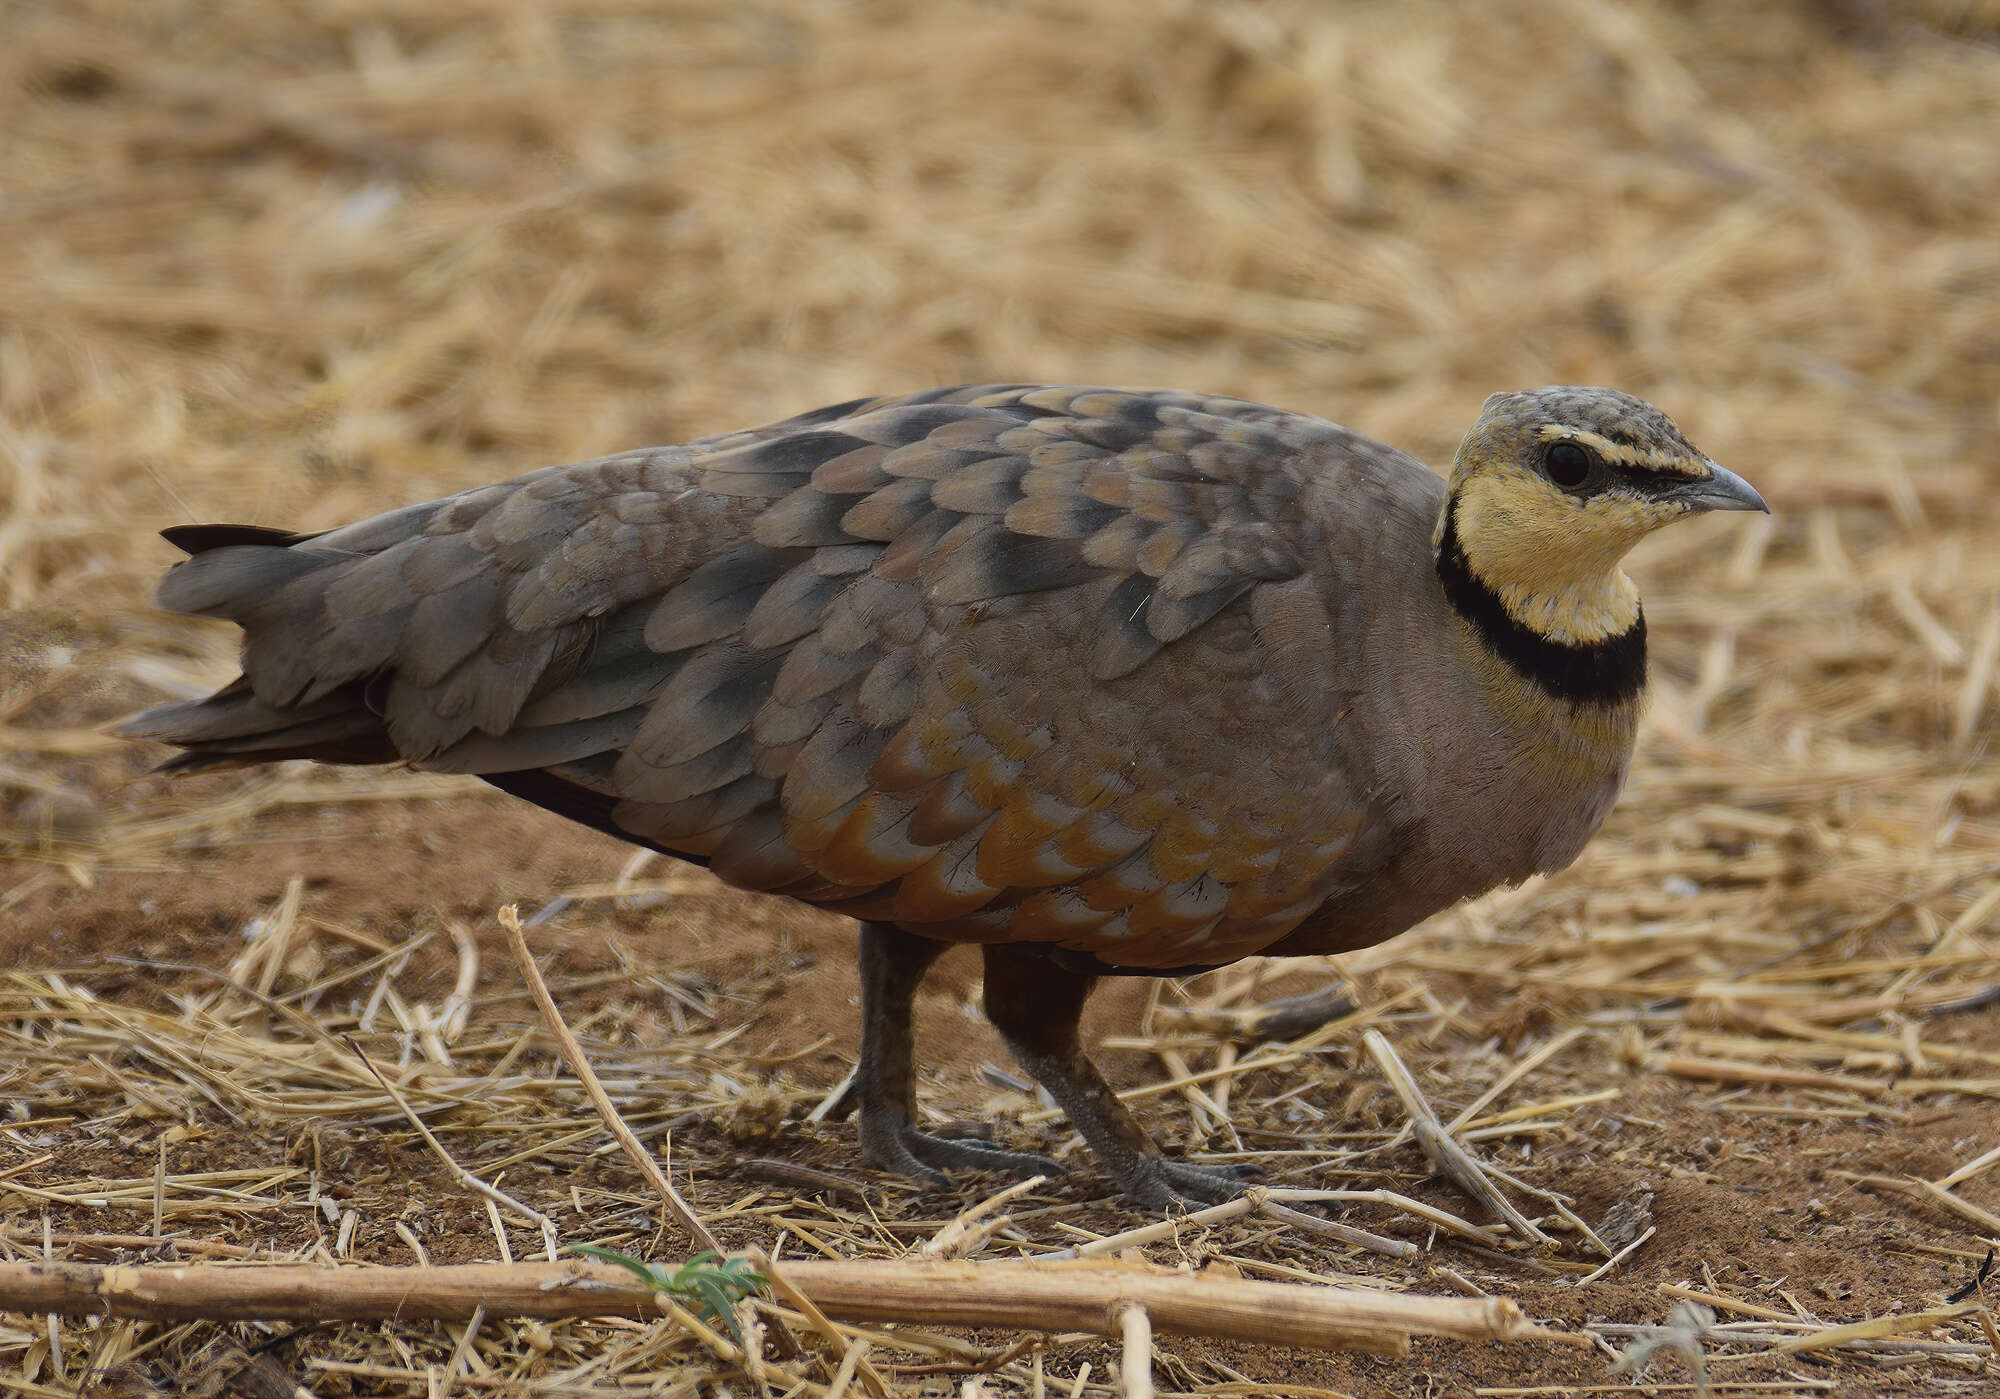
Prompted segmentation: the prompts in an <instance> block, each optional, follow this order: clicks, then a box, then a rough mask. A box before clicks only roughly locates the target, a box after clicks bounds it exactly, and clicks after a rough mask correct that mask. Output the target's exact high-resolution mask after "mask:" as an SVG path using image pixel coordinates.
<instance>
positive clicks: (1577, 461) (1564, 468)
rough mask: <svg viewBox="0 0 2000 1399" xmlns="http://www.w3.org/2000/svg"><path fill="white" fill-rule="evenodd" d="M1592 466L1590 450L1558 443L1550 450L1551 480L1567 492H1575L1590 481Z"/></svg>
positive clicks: (1549, 467)
mask: <svg viewBox="0 0 2000 1399" xmlns="http://www.w3.org/2000/svg"><path fill="white" fill-rule="evenodd" d="M1592 464H1593V463H1592V461H1591V456H1590V451H1589V449H1588V448H1585V447H1579V446H1577V444H1576V443H1574V442H1558V443H1556V444H1555V445H1553V446H1552V447H1550V448H1549V455H1548V472H1549V479H1550V480H1551V481H1553V482H1555V483H1556V484H1557V485H1558V486H1561V487H1562V488H1563V489H1564V490H1566V491H1573V490H1575V489H1576V488H1577V487H1578V486H1581V485H1582V484H1583V483H1584V482H1585V481H1588V480H1589V479H1590V468H1591V466H1592Z"/></svg>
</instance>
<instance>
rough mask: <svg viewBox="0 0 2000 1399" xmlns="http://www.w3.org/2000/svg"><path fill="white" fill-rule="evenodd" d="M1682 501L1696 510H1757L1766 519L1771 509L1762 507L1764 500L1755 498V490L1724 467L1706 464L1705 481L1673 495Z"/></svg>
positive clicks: (1695, 482)
mask: <svg viewBox="0 0 2000 1399" xmlns="http://www.w3.org/2000/svg"><path fill="white" fill-rule="evenodd" d="M1674 494H1676V495H1678V496H1679V497H1680V498H1681V499H1682V500H1685V501H1689V502H1692V503H1693V505H1694V508H1695V509H1697V510H1761V511H1763V512H1764V513H1765V514H1766V515H1768V514H1770V513H1771V507H1770V506H1768V505H1766V504H1765V503H1764V497H1762V496H1760V495H1758V494H1757V488H1756V487H1755V486H1753V485H1751V484H1750V483H1749V482H1748V481H1746V480H1744V479H1743V478H1742V477H1741V476H1738V475H1737V474H1736V473H1735V472H1733V471H1731V470H1730V469H1729V468H1728V467H1725V466H1717V465H1716V464H1715V463H1714V462H1709V464H1708V479H1707V480H1705V481H1691V482H1689V483H1688V484H1687V485H1686V486H1685V487H1683V488H1682V489H1680V490H1678V491H1676V492H1675V493H1674Z"/></svg>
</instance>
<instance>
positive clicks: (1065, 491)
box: [127, 386, 1438, 967]
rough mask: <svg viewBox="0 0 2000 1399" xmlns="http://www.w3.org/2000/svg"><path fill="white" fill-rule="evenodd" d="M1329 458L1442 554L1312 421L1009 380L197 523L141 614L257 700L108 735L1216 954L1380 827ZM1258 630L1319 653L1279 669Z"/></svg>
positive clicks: (1390, 479)
mask: <svg viewBox="0 0 2000 1399" xmlns="http://www.w3.org/2000/svg"><path fill="white" fill-rule="evenodd" d="M1330 469H1332V470H1336V471H1347V470H1351V471H1354V472H1359V473H1360V474H1361V475H1363V476H1366V477H1368V478H1369V480H1370V481H1371V483H1372V485H1371V489H1373V490H1375V491H1377V492H1378V493H1379V492H1385V491H1386V492H1388V493H1390V494H1391V495H1393V494H1395V493H1396V492H1397V491H1403V492H1404V493H1405V494H1407V495H1409V496H1410V498H1411V500H1412V502H1413V504H1412V505H1411V507H1410V509H1409V511H1408V514H1409V516H1410V519H1411V520H1412V521H1414V522H1415V523H1414V528H1416V529H1418V530H1426V529H1427V528H1428V524H1427V521H1426V519H1425V511H1426V510H1427V509H1432V508H1434V502H1435V500H1436V499H1437V492H1438V486H1437V483H1436V482H1435V479H1434V478H1429V473H1428V472H1427V471H1426V470H1425V469H1423V468H1421V467H1418V466H1416V464H1415V463H1411V462H1410V461H1409V459H1408V458H1404V457H1402V456H1401V454H1400V453H1394V452H1393V451H1392V450H1391V449H1389V448H1386V447H1383V446H1381V445H1380V444H1377V443H1374V442H1371V441H1369V440H1368V439H1365V438H1361V437H1358V436H1355V435H1353V434H1350V433H1347V432H1346V431H1345V430H1343V429H1339V428H1336V427H1334V426H1333V425H1332V424H1328V423H1324V422H1321V421H1319V420H1316V419H1311V418H1306V417H1301V416H1297V415H1293V414H1288V413H1283V412H1280V411H1277V410H1274V409H1269V408H1264V407H1260V406H1258V405H1254V404H1247V403H1242V402H1238V401H1236V400H1230V399H1215V398H1206V397H1201V396H1197V395H1192V394H1178V393H1127V392H1118V391H1112V390H1104V389H1076V388H1036V387H1026V386H984V387H972V388H964V389H956V390H944V391H938V392H933V393H927V394H918V395H913V396H910V397H905V398H898V399H880V400H866V401H859V402H856V403H852V404H843V405H838V406H836V407H834V408H829V409H824V410H820V411H819V412H816V413H812V414H807V415H805V416H803V417H800V418H795V419H791V420H789V421H787V422H784V423H779V424H775V425H772V426H770V427H766V428H762V429H758V430H755V431H752V432H746V433H736V434H731V435H728V436H724V437H718V438H712V439H707V440H705V441H701V442H697V443H693V444H689V445H686V446H680V447H669V448H662V449H657V450H651V451H640V452H631V453H626V454H623V455H620V456H615V457H608V458H605V459H603V460H600V461H595V462H587V463H583V464H580V465H575V466H565V467H555V468H549V469H547V470H543V471H539V472H536V473H533V474H530V475H527V476H523V477H520V478H518V479H516V480H513V481H509V482H504V483H501V484H499V485H494V486H487V487H482V488H479V489H477V490H472V491H468V492H465V493H462V494H460V495H457V496H452V497H449V498H447V499H444V500H440V501H435V502H431V503H429V504H424V505H418V506H411V507H407V508H404V509H401V510H396V511H392V512H390V513H388V514H386V515H382V516H378V517H376V518H375V519H373V520H368V521H363V522H361V523H359V524H356V525H353V526H349V527H347V528H345V529H341V530H336V531H333V532H330V533H326V534H321V535H317V536H280V535H276V534H275V533H274V532H259V531H251V532H245V533H237V534H232V533H230V531H229V527H219V526H202V527H191V528H190V529H188V530H186V531H183V532H182V533H183V534H184V535H185V537H186V538H187V539H188V540H189V541H191V543H192V545H193V547H196V548H198V549H199V550H200V552H197V553H196V554H195V556H194V557H193V558H191V559H190V560H188V561H187V562H185V563H183V564H181V565H179V566H178V567H177V568H175V569H174V570H173V571H172V572H171V573H170V574H169V575H168V576H167V579H166V581H165V583H164V584H163V585H162V587H161V590H160V601H161V604H162V605H163V606H165V607H169V608H172V609H174V610H178V611H187V612H202V613H206V614H208V615H215V616H225V617H229V618H232V619H234V620H235V621H237V622H239V623H240V624H241V625H242V626H243V628H244V631H245V644H244V653H243V672H244V674H243V679H242V681H240V682H239V683H238V684H236V685H234V686H232V687H230V688H229V689H227V690H225V691H223V692H221V693H220V694H219V695H217V696H215V697H213V698H211V699H210V700H207V701H200V702H196V703H193V704H181V705H170V706H167V707H165V708H162V709H157V710H153V711H150V712H149V713H147V714H145V715H141V716H139V717H138V718H137V719H136V720H134V721H132V723H131V724H130V725H129V726H128V729H127V731H128V732H130V733H134V734H139V735H144V736H147V737H155V738H161V739H164V740H166V741H168V742H172V743H177V744H180V745H181V746H182V747H184V748H185V749H187V750H188V751H187V752H186V753H185V754H183V755H182V756H181V757H180V758H178V759H176V760H174V763H173V764H172V765H175V766H183V767H188V766H202V765H209V764H216V763H237V762H244V761H262V760H266V759H268V758H271V757H277V756H317V757H325V758H328V759H329V760H332V761H384V760H390V759H393V758H398V757H400V758H401V759H403V760H406V761H408V762H411V763H413V764H415V765H417V766H420V767H424V768H428V769H432V770H437V771H445V772H470V773H479V774H482V775H489V776H491V777H492V778H493V780H495V781H496V782H497V783H498V784H499V785H502V786H505V787H507V788H508V789H509V790H512V791H517V792H519V793H521V794H522V795H525V796H527V797H528V798H529V799H530V800H534V801H537V802H540V803H541V804H543V805H546V806H550V807H552V808H554V809H556V810H558V811H561V812H563V814H565V815H569V816H571V817H573V818H574V819H578V820H582V821H586V822H587V823H589V824H592V825H595V826H598V827H600V828H602V829H606V830H610V831H613V832H615V833H618V834H620V835H623V836H624V837H626V838H628V839H631V840H635V841H639V842H641V843H645V844H649V845H652V846H654V847H656V848H659V849H662V850H666V851H669V852H672V853H676V854H681V855H684V856H687V857H689V858H694V859H699V860H702V861H705V862H706V863H707V864H709V866H710V867H711V868H712V869H713V870H714V871H715V872H716V873H717V874H719V875H720V876H721V877H723V878H724V879H726V880H729V881H730V882H732V883H736V884H739V885H742V886H745V887H749V888H755V889H764V890H772V891H777V892H782V893H787V894H792V895H794V896H796V897H800V898H804V899H809V900H812V901H814V902H818V903H822V904H827V905H830V906H833V907H836V908H839V909H841V910H843V911H847V912H851V913H854V914H856V915H858V916H863V917H870V918H880V919H886V920H891V921H894V922H897V923H900V924H904V925H906V926H909V927H912V928H917V929H920V930H922V931H924V932H926V933H928V934H930V935H934V936H939V937H945V938H951V939H958V940H971V941H985V940H1030V941H1044V942H1053V943H1058V944H1061V945H1062V946H1065V947H1068V948H1072V949H1077V950H1080V951H1083V952H1087V953H1089V954H1090V955H1092V956H1095V957H1097V958H1099V959H1101V960H1102V961H1104V962H1107V963H1112V964H1118V965H1126V966H1133V967H1148V966H1176V965H1186V964H1189V963H1195V962H1222V961H1227V960H1230V959H1232V958H1235V957H1238V956H1242V955H1245V954H1247V953H1249V952H1253V951H1256V950H1258V949H1259V948H1262V947H1264V946H1266V945H1268V944H1270V943H1272V942H1273V941H1275V940H1276V939H1277V938H1279V937H1281V936H1283V935H1284V934H1285V933H1286V932H1288V931H1289V930H1291V929H1292V928H1293V927H1295V926H1296V925H1298V924H1299V922H1300V921H1301V920H1302V919H1304V918H1305V917H1306V915H1307V914H1309V913H1311V912H1312V911H1313V910H1314V909H1315V908H1316V907H1318V906H1319V905H1320V904H1321V903H1322V902H1324V901H1325V900H1326V899H1327V898H1328V897H1329V895H1330V894H1331V893H1332V892H1333V891H1334V890H1335V889H1337V888H1340V887H1346V886H1351V885H1353V884H1354V883H1356V882H1357V881H1358V880H1359V879H1360V878H1361V877H1363V875H1365V874H1366V873H1367V868H1366V867H1367V866H1368V865H1369V864H1370V862H1375V863H1379V860H1380V851H1381V849H1382V848H1383V847H1384V831H1385V829H1386V827H1387V826H1388V825H1389V824H1391V822H1392V821H1393V812H1392V810H1391V808H1392V806H1393V800H1392V799H1391V798H1390V797H1387V796H1385V795H1383V793H1382V791H1381V790H1380V789H1381V787H1382V785H1383V784H1382V783H1380V782H1379V781H1378V780H1377V778H1376V775H1375V774H1374V773H1373V771H1372V770H1371V769H1370V768H1369V766H1368V761H1367V757H1366V755H1365V754H1363V753H1359V752H1357V751H1356V750H1354V749H1353V748H1352V746H1351V745H1349V746H1348V747H1346V748H1343V747H1342V746H1341V744H1342V743H1343V742H1344V740H1343V739H1341V738H1340V737H1339V736H1338V735H1337V734H1336V733H1334V732H1332V730H1333V728H1335V727H1337V726H1332V725H1329V723H1328V719H1329V718H1330V717H1331V716H1332V715H1334V714H1336V713H1338V712H1339V710H1340V705H1341V702H1342V701H1341V698H1340V696H1341V692H1342V691H1343V690H1344V689H1352V688H1354V687H1356V686H1358V684H1359V683H1360V682H1359V678H1358V676H1357V675H1356V674H1355V673H1354V670H1355V666H1354V662H1353V661H1352V658H1351V656H1343V637H1342V635H1341V633H1340V630H1339V628H1340V627H1341V626H1345V625H1351V623H1345V622H1338V621H1337V618H1338V617H1339V616H1340V614H1341V608H1342V605H1343V604H1342V602H1341V597H1342V593H1343V589H1347V588H1349V587H1350V584H1351V583H1352V579H1351V577H1350V575H1354V574H1356V573H1357V572H1360V571H1362V570H1359V569H1358V568H1357V564H1356V561H1355V560H1354V559H1353V558H1351V557H1348V554H1350V553H1352V551H1354V550H1355V549H1357V548H1360V549H1365V548H1366V542H1367V539H1368V530H1369V527H1368V526H1367V525H1365V524H1361V525H1357V526H1356V527H1355V528H1354V530H1353V531H1352V532H1351V535H1350V536H1349V537H1347V538H1345V539H1344V540H1343V543H1342V545H1341V547H1340V548H1334V547H1332V546H1331V545H1330V544H1329V542H1328V541H1327V539H1326V538H1325V534H1324V530H1323V528H1322V527H1321V526H1318V525H1315V524H1314V523H1313V520H1314V518H1315V517H1314V516H1313V513H1312V512H1311V511H1310V510H1308V509H1307V508H1306V502H1305V501H1304V500H1303V498H1302V497H1303V493H1305V492H1307V491H1309V490H1315V489H1320V488H1321V483H1320V478H1321V477H1322V476H1323V475H1324V474H1325V473H1326V472H1328V471H1329V470H1330ZM1412 472H1414V473H1417V475H1418V476H1421V477H1424V478H1429V479H1428V484H1425V483H1422V482H1419V481H1418V479H1417V476H1412V475H1411V474H1410V473H1412ZM1405 477H1409V484H1408V485H1407V486H1404V485H1403V484H1400V483H1401V482H1402V481H1403V479H1404V478H1405ZM1328 479H1329V480H1330V479H1332V478H1328ZM1334 485H1335V487H1336V488H1337V487H1338V485H1339V483H1338V482H1337V481H1336V482H1335V483H1334ZM1343 551H1345V552H1343ZM1353 586H1356V587H1358V586H1361V585H1359V584H1353ZM1280 634H1283V635H1293V636H1301V637H1313V638H1317V639H1318V642H1319V644H1318V645H1317V646H1316V647H1308V648H1306V649H1305V651H1304V652H1303V653H1302V651H1301V648H1299V647H1297V646H1294V647H1291V648H1290V649H1288V650H1287V651H1286V652H1285V654H1282V655H1277V654H1273V652H1272V647H1271V638H1272V637H1274V636H1278V635H1280ZM1348 649H1349V650H1350V651H1351V649H1352V648H1351V647H1350V648H1348ZM510 774H511V775H512V776H511V777H509V776H507V775H510ZM1371 794H1372V795H1371Z"/></svg>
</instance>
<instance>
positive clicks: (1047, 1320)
mask: <svg viewBox="0 0 2000 1399" xmlns="http://www.w3.org/2000/svg"><path fill="white" fill-rule="evenodd" d="M784 1272H785V1274H786V1276H787V1277H788V1279H789V1280H790V1282H791V1284H792V1286H793V1287H795V1288H796V1289H797V1291H798V1292H799V1293H800V1294H803V1295H804V1296H805V1297H808V1298H810V1299H811V1300H812V1302H813V1303H814V1304H815V1305H816V1306H817V1307H818V1308H819V1309H820V1310H821V1311H822V1312H824V1313H825V1314H826V1316H827V1317H829V1318H832V1319H835V1320H851V1321H909V1320H919V1321H923V1322H925V1323H928V1324H931V1325H952V1326H1004V1327H1009V1328H1025V1329H1030V1330H1037V1331H1049V1332H1068V1331H1085V1332H1092V1333H1095V1334H1097V1335H1104V1336H1113V1337H1116V1336H1119V1335H1120V1334H1122V1321H1121V1319H1120V1311H1121V1309H1122V1308H1124V1307H1125V1306H1128V1305H1137V1306H1140V1307H1143V1308H1144V1309H1145V1311H1146V1313H1147V1315H1148V1316H1149V1317H1150V1318H1151V1319H1152V1324H1153V1326H1155V1327H1156V1328H1158V1329H1161V1330H1166V1331H1173V1332H1177V1333H1180V1334H1183V1335H1194V1336H1219V1337H1227V1338H1230V1339H1233V1340H1241V1341H1253V1342H1259V1343H1263V1344H1267V1345H1285V1346H1302V1347H1308V1348H1313V1349H1342V1348H1350V1349H1359V1350H1368V1351H1376V1352H1379V1353H1382V1354H1389V1355H1400V1354H1403V1353H1405V1351H1406V1350H1407V1347H1408V1344H1409V1338H1410V1337H1411V1336H1413V1335H1433V1336H1454V1337H1458V1338H1460V1339H1465V1340H1556V1339H1564V1338H1563V1337H1562V1336H1561V1333H1557V1332H1551V1331H1545V1330H1543V1329H1542V1328H1540V1327H1538V1326H1535V1325H1533V1324H1531V1323H1530V1322H1528V1321H1527V1320H1526V1319H1525V1318H1524V1317H1523V1316H1522V1315H1521V1310H1520V1308H1519V1307H1518V1306H1516V1305H1515V1304H1514V1303H1512V1302H1510V1301H1508V1300H1507V1299H1505V1298H1501V1297H1487V1298H1464V1297H1419V1296H1405V1295H1399V1294H1396V1293H1387V1292H1376V1291H1361V1290H1350V1289H1339V1288H1330V1287H1300V1286H1293V1285H1286V1284H1280V1283H1265V1282H1249V1281H1245V1280H1242V1279H1239V1278H1233V1277H1224V1276H1213V1275H1207V1274H1188V1273H1182V1272H1175V1271H1172V1270H1169V1269H1165V1268H1152V1267H1147V1266H1143V1265H1133V1264H1126V1263H1110V1262H1104V1261H1088V1262H1075V1263H1061V1264H1051V1263H1005V1262H992V1263H961V1262H934V1261H918V1260H890V1261H885V1260H874V1261H868V1262H858V1263H847V1262H833V1261H818V1260H803V1261H793V1262H789V1263H786V1264H785V1265H784ZM479 1308H484V1309H485V1311H486V1312H487V1314H489V1315H492V1316H496V1317H497V1316H502V1315H505V1316H532V1317H542V1318H551V1317H577V1316H632V1317H644V1316H648V1315H653V1314H656V1313H657V1312H658V1311H659V1310H661V1309H663V1308H664V1309H667V1310H670V1311H672V1310H674V1309H675V1308H676V1304H675V1303H673V1302H672V1301H671V1299H669V1298H667V1297H665V1296H663V1295H662V1294H659V1293H656V1292H654V1291H653V1290H652V1289H650V1288H647V1287H643V1286H640V1285H637V1284H635V1283H634V1282H633V1281H632V1279H631V1275H630V1274H629V1273H626V1272H624V1271H623V1270H621V1269H615V1268H611V1267H608V1266H605V1265H585V1264H576V1263H565V1264H543V1263H517V1264H512V1265H508V1264H492V1263H474V1264H460V1265H456V1266H451V1267H428V1268H425V1267H420V1268H318V1267H310V1268H299V1267H285V1266H271V1267H265V1266H223V1265H184V1266H142V1267H119V1268H107V1267H100V1266H97V1265H92V1264H82V1263H60V1262H48V1263H25V1264H23V1263H6V1264H0V1311H23V1312H30V1313H35V1314H38V1315H63V1316H103V1315H109V1316H123V1317H137V1318H142V1319H146V1320H154V1321H174V1320H197V1319H200V1320H250V1319H264V1320H294V1321H325V1320H346V1321H364V1320H375V1319H382V1318H388V1317H399V1318H406V1319H434V1320H445V1321H463V1320H465V1319H467V1318H469V1317H470V1316H471V1315H472V1314H473V1313H474V1311H475V1310H476V1309H479ZM676 1319H677V1320H681V1319H682V1318H680V1317H677V1318H676ZM690 1323H691V1324H692V1325H691V1329H695V1328H698V1331H697V1334H699V1335H700V1336H701V1338H702V1340H703V1343H704V1344H705V1345H708V1346H709V1347H710V1348H711V1349H713V1350H715V1351H716V1353H717V1354H720V1355H727V1356H729V1357H730V1358H732V1359H738V1358H741V1355H742V1351H741V1349H740V1348H739V1347H737V1346H735V1345H734V1344H733V1343H731V1342H729V1341H728V1340H726V1339H725V1338H724V1337H722V1336H721V1335H720V1334H719V1333H717V1332H715V1331H713V1329H712V1328H708V1327H706V1326H702V1325H701V1324H700V1323H699V1322H695V1321H694V1319H693V1318H692V1317H687V1318H685V1320H684V1321H683V1324H690Z"/></svg>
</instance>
